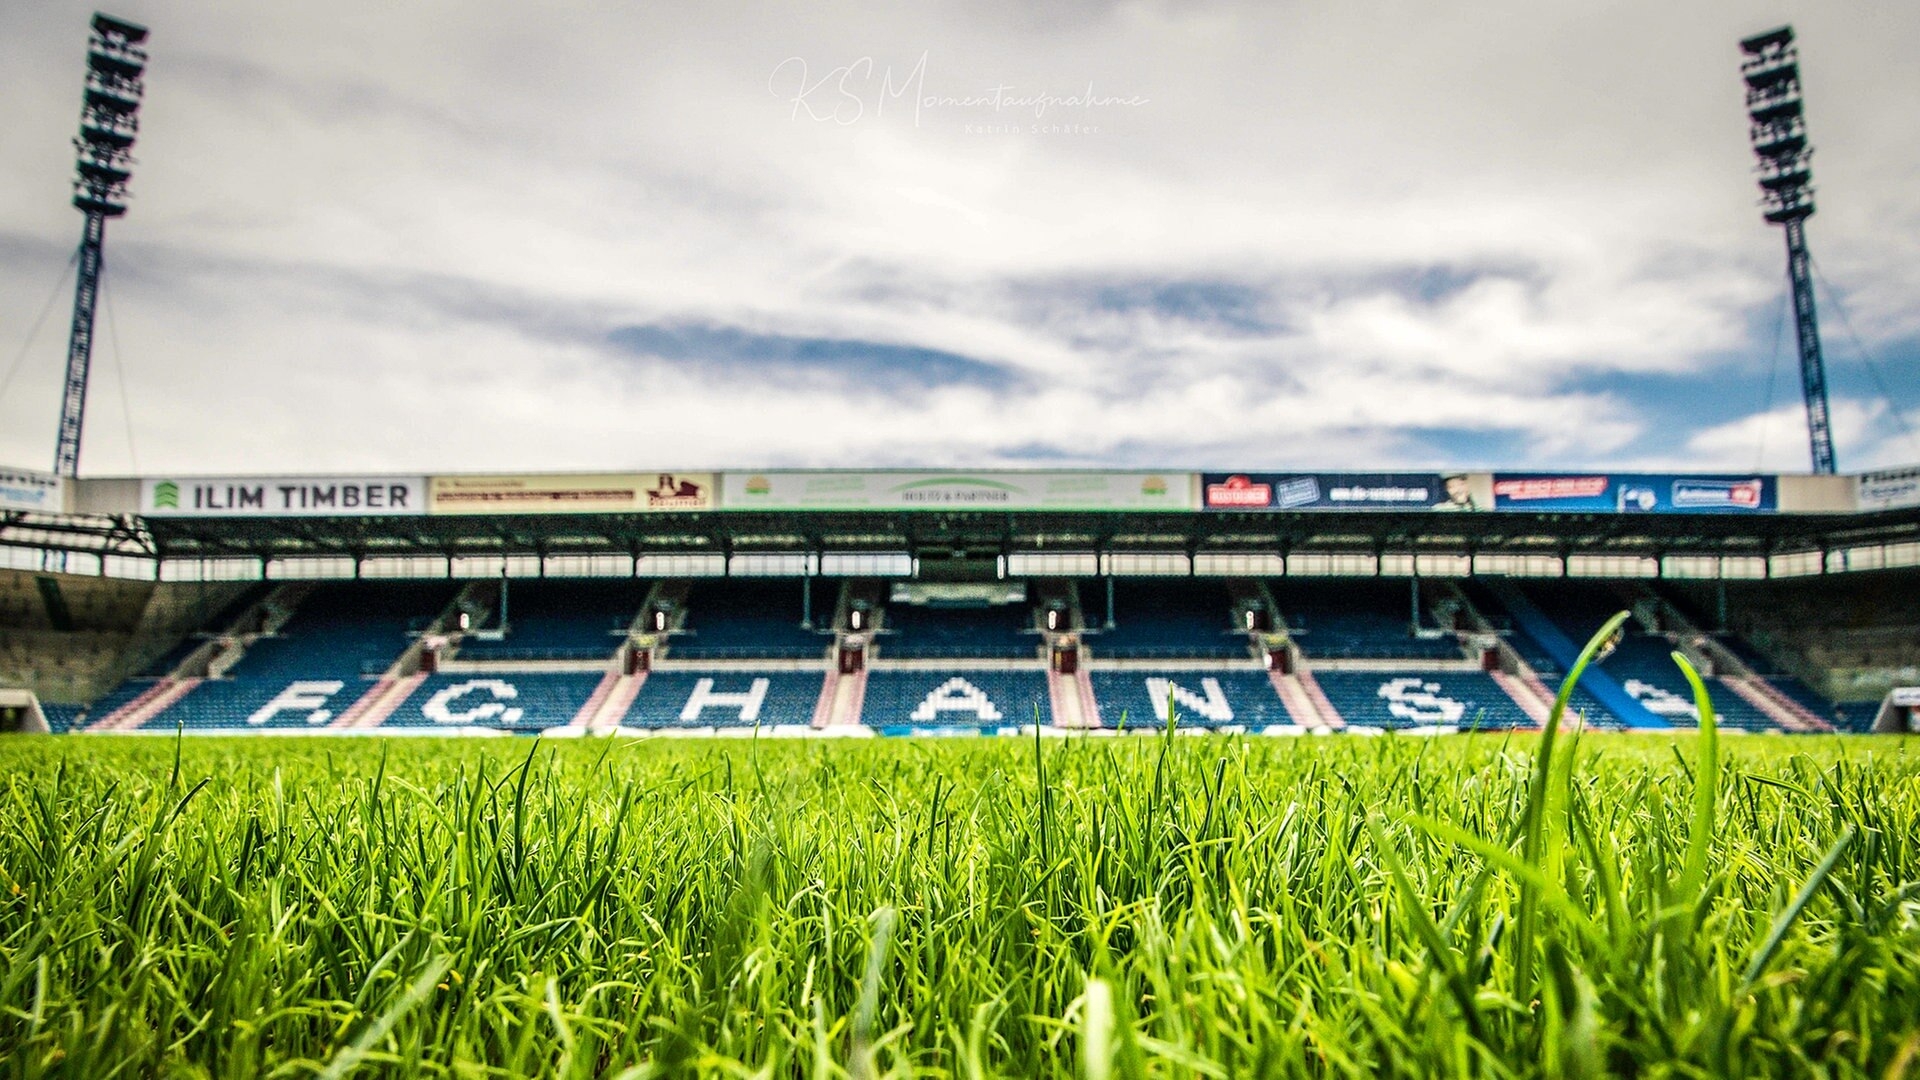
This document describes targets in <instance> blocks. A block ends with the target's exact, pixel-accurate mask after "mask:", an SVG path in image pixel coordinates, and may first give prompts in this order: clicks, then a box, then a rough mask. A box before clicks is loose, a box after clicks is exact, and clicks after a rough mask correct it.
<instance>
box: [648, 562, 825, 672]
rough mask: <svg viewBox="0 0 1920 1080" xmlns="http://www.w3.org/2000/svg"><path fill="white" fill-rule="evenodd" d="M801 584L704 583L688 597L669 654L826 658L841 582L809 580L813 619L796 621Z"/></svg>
mask: <svg viewBox="0 0 1920 1080" xmlns="http://www.w3.org/2000/svg"><path fill="white" fill-rule="evenodd" d="M802 587H803V585H802V584H801V583H800V582H796V581H716V582H702V583H700V584H698V585H695V586H694V587H693V590H692V592H691V593H690V594H689V595H688V597H687V618H686V622H685V624H684V626H683V627H682V630H681V632H680V633H677V634H675V635H673V637H672V639H671V640H670V642H669V644H668V648H667V655H668V656H670V657H672V658H673V659H675V660H814V659H819V658H822V657H824V656H826V652H827V645H828V644H829V642H830V639H831V635H830V634H828V633H825V632H824V631H825V630H830V629H831V628H832V622H833V608H834V604H835V602H836V600H837V599H838V597H839V589H840V586H839V582H837V581H834V582H827V581H822V580H818V579H814V580H811V581H809V582H807V583H806V585H805V586H804V587H806V588H811V589H812V590H813V594H812V606H813V622H814V626H815V627H817V628H820V629H808V628H806V627H803V626H801V625H800V621H801V614H802V611H801V593H800V590H801V588H802Z"/></svg>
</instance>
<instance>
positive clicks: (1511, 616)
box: [1468, 579, 1671, 728]
mask: <svg viewBox="0 0 1920 1080" xmlns="http://www.w3.org/2000/svg"><path fill="white" fill-rule="evenodd" d="M1468 592H1469V595H1470V596H1471V597H1472V599H1473V601H1474V604H1475V606H1477V607H1479V608H1480V609H1481V610H1482V611H1486V612H1498V613H1500V614H1501V615H1502V616H1503V617H1504V618H1505V620H1506V621H1507V622H1508V624H1509V625H1511V626H1512V628H1513V629H1512V633H1511V636H1510V638H1509V641H1510V642H1511V644H1512V645H1513V647H1514V650H1515V651H1516V652H1518V653H1519V654H1520V655H1521V657H1522V658H1524V659H1525V660H1526V661H1527V664H1528V665H1529V666H1530V667H1532V668H1533V670H1534V671H1535V672H1536V673H1537V674H1538V675H1539V676H1540V679H1541V681H1542V682H1543V683H1544V684H1545V685H1546V688H1547V689H1548V690H1550V691H1552V692H1554V693H1556V694H1557V693H1559V691H1560V684H1561V683H1562V682H1563V681H1565V679H1566V675H1567V671H1568V670H1569V669H1570V668H1571V667H1572V665H1573V661H1574V660H1575V659H1576V658H1577V656H1578V654H1579V650H1580V649H1581V648H1583V647H1585V645H1586V643H1587V639H1588V638H1590V637H1592V636H1593V633H1594V631H1596V630H1598V629H1600V627H1601V626H1602V625H1603V624H1604V623H1605V622H1606V621H1607V620H1608V619H1609V618H1612V617H1613V615H1615V614H1616V613H1618V612H1619V611H1621V610H1623V609H1624V608H1625V607H1626V605H1625V604H1624V603H1623V602H1622V601H1621V600H1619V599H1618V598H1617V597H1614V596H1613V595H1611V593H1610V592H1608V591H1606V588H1605V586H1597V585H1594V584H1592V583H1589V582H1538V583H1529V584H1528V587H1527V589H1526V590H1525V591H1524V592H1523V591H1522V590H1521V589H1520V587H1519V586H1518V585H1515V584H1513V583H1512V582H1509V581H1503V580H1499V579H1495V580H1492V581H1489V582H1486V583H1474V584H1472V585H1471V586H1470V587H1469V590H1468ZM1536 598H1537V601H1538V602H1537V603H1536ZM1556 637H1557V639H1558V640H1554V639H1555V638H1556ZM1568 707H1569V708H1570V709H1572V710H1573V711H1574V712H1576V713H1578V714H1579V715H1580V717H1581V718H1582V719H1583V720H1584V721H1585V722H1586V723H1587V724H1588V725H1589V726H1592V727H1603V728H1604V727H1617V726H1624V727H1667V726H1671V721H1669V720H1667V719H1666V718H1664V717H1661V716H1658V715H1656V714H1654V713H1652V712H1650V711H1648V710H1647V709H1646V707H1645V706H1643V705H1641V704H1640V702H1639V699H1637V698H1635V697H1634V696H1633V695H1631V694H1630V693H1628V692H1627V689H1626V687H1624V686H1622V685H1620V683H1619V681H1618V680H1616V679H1614V678H1613V676H1612V675H1611V674H1609V673H1608V672H1607V671H1606V670H1605V668H1604V666H1601V667H1592V666H1590V667H1588V668H1587V672H1586V674H1585V675H1583V676H1582V677H1581V680H1580V685H1579V686H1577V687H1575V688H1574V692H1573V696H1572V697H1571V698H1570V699H1569V700H1568Z"/></svg>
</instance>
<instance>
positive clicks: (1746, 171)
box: [0, 0, 1920, 475]
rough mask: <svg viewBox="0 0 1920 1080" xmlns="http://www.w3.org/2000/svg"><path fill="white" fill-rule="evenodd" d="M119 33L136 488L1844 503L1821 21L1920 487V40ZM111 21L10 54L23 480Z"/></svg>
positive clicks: (441, 25) (1865, 300) (119, 420)
mask: <svg viewBox="0 0 1920 1080" xmlns="http://www.w3.org/2000/svg"><path fill="white" fill-rule="evenodd" d="M907 7H912V8H914V9H915V10H913V11H906V10H903V9H904V8H907ZM114 10H115V13H116V14H119V15H122V16H125V17H127V18H130V19H134V20H136V21H141V22H145V23H147V24H149V25H150V26H151V27H152V29H153V39H152V42H151V50H152V57H153V59H152V64H151V68H150V72H149V83H148V98H147V108H146V111H145V118H144V122H143V129H142V136H141V141H140V145H139V148H138V155H139V159H140V165H139V169H138V172H137V174H136V177H135V181H134V190H135V195H136V201H135V203H134V207H133V211H132V213H131V214H130V215H129V216H128V217H127V218H125V219H123V220H121V221H117V222H115V223H113V225H112V226H111V228H110V233H109V242H108V262H109V285H108V288H107V303H106V305H105V306H103V308H102V312H101V316H102V317H101V320H100V329H99V335H98V341H99V346H98V347H97V348H96V350H95V375H94V382H93V387H94V389H93V394H92V397H91V399H90V405H89V414H88V419H89V425H88V432H87V436H88V437H87V441H86V447H85V453H84V457H83V459H82V469H83V471H84V472H86V473H91V474H96V475H99V474H117V473H127V472H133V471H145V472H160V471H168V472H178V471H202V472H215V471H226V470H244V471H263V472H264V471H280V470H303V471H328V470H400V471H414V470H422V471H429V470H456V469H458V470H485V469H507V468H517V469H545V468H621V467H639V468H656V467H682V468H685V467H695V466H700V467H744V466H764V465H815V466H863V465H926V466H944V465H970V466H984V465H1017V466H1047V465H1061V466H1066V465H1074V466H1080V465H1108V464H1111V465H1126V466H1150V467H1158V468H1169V467H1171V468H1180V467H1193V468H1198V467H1236V468H1256V467H1305V466H1314V467H1331V468H1384V467H1395V466H1404V467H1421V466H1429V465H1451V466H1459V467H1473V466H1527V467H1536V468H1539V467H1555V466H1560V467H1585V466H1601V465H1611V466H1642V467H1686V468H1704V467H1724V468H1727V469H1732V470H1746V469H1753V468H1756V467H1769V468H1778V469H1784V470H1804V469H1805V468H1806V467H1807V460H1808V459H1807V449H1806V433H1805V426H1804V421H1803V419H1802V418H1801V411H1800V404H1799V390H1798V372H1797V367H1796V362H1795V359H1794V355H1793V345H1792V340H1793V338H1792V324H1791V318H1790V317H1789V316H1788V315H1787V308H1786V305H1785V299H1784V293H1785V281H1784V261H1783V255H1782V248H1781V238H1780V235H1779V232H1778V230H1777V229H1773V228H1770V227H1768V226H1766V225H1764V224H1763V223H1762V222H1761V220H1760V218H1759V215H1758V211H1757V209H1756V208H1755V190H1754V187H1753V181H1752V174H1751V171H1750V155H1749V152H1748V150H1747V147H1746V141H1745V140H1746V129H1745V122H1744V115H1743V112H1742V98H1741V91H1740V85H1739V81H1738V77H1737V63H1738V51H1737V48H1736V45H1735V43H1736V41H1737V39H1738V38H1740V37H1741V36H1743V35H1745V34H1749V33H1752V32H1755V31H1758V30H1762V29H1766V28H1769V27H1771V26H1774V25H1777V24H1778V23H1781V22H1785V21H1789V20H1790V21H1792V22H1793V23H1794V24H1795V26H1796V27H1797V29H1798V31H1799V34H1800V38H1801V48H1802V63H1803V68H1804V70H1805V83H1806V88H1807V95H1808V121H1809V126H1810V128H1811V131H1812V134H1813V136H1814V141H1815V144H1816V146H1817V147H1818V153H1817V155H1816V158H1815V175H1816V180H1817V183H1818V185H1819V202H1820V213H1819V214H1818V216H1816V217H1815V218H1814V219H1813V220H1812V222H1811V224H1810V229H1809V233H1810V237H1811V242H1812V245H1813V250H1814V255H1815V260H1816V263H1817V265H1818V267H1819V269H1820V271H1821V273H1822V275H1823V276H1824V278H1825V280H1826V281H1827V282H1829V283H1830V285H1831V291H1830V292H1823V294H1822V295H1821V303H1822V304H1823V310H1822V316H1823V322H1824V325H1825V329H1826V335H1825V337H1826V343H1827V355H1828V361H1829V365H1830V368H1829V370H1830V378H1831V381H1832V385H1833V398H1834V414H1835V424H1836V432H1837V439H1838V446H1839V456H1840V464H1841V466H1842V468H1843V469H1849V470H1850V469H1859V468H1864V467H1869V466H1875V465H1885V464H1893V463H1904V462H1914V461H1920V443H1917V442H1916V441H1915V437H1914V436H1913V435H1911V434H1909V432H1910V431H1912V430H1920V303H1916V300H1917V299H1920V183H1916V181H1917V180H1920V137H1917V136H1920V111H1917V110H1916V109H1915V107H1914V103H1915V102H1920V64H1917V63H1915V62H1914V57H1915V56H1916V55H1920V7H1916V6H1915V5H1912V4H1910V3H1896V2H1891V0H1881V2H1871V3H1851V2H1840V3H1824V4H1814V3H1801V4H1793V3H1788V2H1786V0H1763V2H1758V3H1749V4H1737V3H1725V2H1714V3H1698V4H1685V5H1679V4H1673V3H1671V2H1658V3H1654V2H1647V3H1614V4H1582V5H1566V4H1541V3H1537V2H1524V3H1523V2H1511V3H1508V2H1501V3H1476V4H1472V5H1462V6H1449V5H1443V4H1412V3H1383V2H1376V0H1357V2H1354V3H1342V4H1327V3H1311V4H1298V3H1273V2H1259V0H1250V2H1246V3H1239V4H1233V3H1208V2H1201V0H1179V2H1139V3H1133V2H1129V3H1103V2H1099V0H1063V2H1049V0H1039V2H1032V0H1020V2H1014V3H995V4H958V3H955V4H922V5H899V4H887V3H880V2H873V3H865V4H821V3H808V4H789V5H765V6H761V5H753V4H737V3H713V4H657V3H645V4H643V3H638V2H621V3H602V4H598V5H585V4H575V5H566V6H564V7H555V8H549V7H548V6H547V5H536V4H523V3H496V2H493V0H463V2H459V3H454V2H445V3H416V4H409V5H390V4H373V3H367V2H365V0H338V2H329V3H326V4H321V3H306V2H298V3H287V4H258V3H238V2H231V0H230V2H224V3H206V2H195V3H192V4H186V3H178V4H176V3H168V2H164V0H120V6H119V7H118V8H116V9H114ZM90 11H91V4H89V3H69V2H66V0H50V2H42V3H31V4H28V3H16V4H8V5H5V7H4V8H0V104H3V105H4V115H5V117H6V136H5V138H4V139H0V365H9V366H11V365H13V364H14V361H15V359H16V358H20V363H19V364H18V366H17V369H15V370H14V373H13V377H12V378H11V380H10V382H8V384H7V385H6V387H5V390H4V396H0V463H6V464H14V465H22V466H30V467H41V468H44V467H45V466H46V465H47V463H48V462H49V461H50V459H51V456H52V446H53V441H54V429H55V421H56V416H57V408H58V396H59V395H58V388H59V382H60V377H61V370H62V364H63V361H64V344H65V338H66V323H67V307H68V305H69V304H70V302H71V279H70V277H68V276H66V274H67V266H68V262H69V259H70V257H71V255H72V248H73V245H74V243H75V242H76V240H77V238H78V232H79V227H80V218H79V215H78V214H77V213H76V212H75V211H74V210H72V209H71V208H70V207H68V206H67V205H66V204H65V199H66V197H67V186H66V185H67V177H68V174H69V171H70V162H71V150H70V148H69V146H68V140H69V138H70V137H71V135H72V132H73V129H74V126H75V122H76V118H77V115H78V102H79V96H80V83H81V72H82V64H83V57H84V47H85V46H84V43H85V30H86V20H87V18H88V15H89V14H90ZM43 310H48V311H50V314H49V315H48V316H47V317H46V318H45V320H44V322H42V323H41V324H40V325H39V328H38V332H37V333H33V332H32V331H33V329H34V326H35V324H36V320H37V319H38V317H39V316H40V313H41V312H42V311H43ZM1843 312H1844V318H1843V317H1842V313H1843ZM5 373H6V371H5V369H3V368H0V375H4V374H5Z"/></svg>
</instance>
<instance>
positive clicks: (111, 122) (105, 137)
mask: <svg viewBox="0 0 1920 1080" xmlns="http://www.w3.org/2000/svg"><path fill="white" fill-rule="evenodd" d="M146 40H147V28H146V27H144V26H136V25H135V24H133V23H130V22H126V21H125V20H122V19H116V18H114V17H112V16H110V15H102V14H99V13H98V12H96V13H95V14H94V16H93V35H92V37H91V38H90V39H89V40H88V42H87V91H86V97H85V103H84V104H83V105H82V106H81V109H80V134H79V136H78V137H77V138H75V139H74V140H73V148H74V150H75V151H76V155H75V160H74V177H73V205H74V207H75V208H77V209H78V210H79V211H80V212H81V213H82V214H85V215H86V217H87V223H86V226H85V227H84V230H83V231H82V232H81V234H80V254H79V266H80V273H79V276H78V278H77V279H76V280H75V282H74V288H73V329H72V331H71V332H70V333H69V334H68V336H67V385H66V392H65V395H64V397H62V399H61V402H60V443H59V446H58V447H57V448H56V449H55V450H54V456H53V471H54V472H55V473H57V474H59V475H61V476H74V475H76V474H77V473H78V472H79V471H80V429H81V425H82V423H83V422H84V421H85V419H86V412H87V368H88V366H89V365H90V364H91V363H92V361H93V308H94V303H95V302H96V301H97V300H98V299H99V297H100V270H101V265H102V257H103V254H104V251H103V247H104V245H105V242H106V236H107V219H108V218H111V217H119V216H120V215H122V214H124V213H126V212H127V182H128V181H129V180H131V179H133V140H134V137H135V136H136V135H137V134H138V133H139V131H140V95H141V93H142V91H143V90H144V86H143V85H142V83H141V81H140V80H141V78H142V76H144V75H145V74H146V71H147V52H146V49H145V48H143V45H144V43H145V42H146Z"/></svg>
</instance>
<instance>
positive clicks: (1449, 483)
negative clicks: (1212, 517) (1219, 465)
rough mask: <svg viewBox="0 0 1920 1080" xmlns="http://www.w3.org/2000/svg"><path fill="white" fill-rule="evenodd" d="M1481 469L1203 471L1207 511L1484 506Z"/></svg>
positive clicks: (1489, 492)
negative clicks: (1439, 471) (1361, 471)
mask: <svg viewBox="0 0 1920 1080" xmlns="http://www.w3.org/2000/svg"><path fill="white" fill-rule="evenodd" d="M1492 479H1493V478H1492V477H1491V476H1489V475H1488V474H1486V473H1207V474H1205V475H1203V476H1202V477H1201V478H1200V491H1201V505H1202V506H1204V507H1205V508H1206V509H1208V510H1274V511H1279V510H1485V509H1487V508H1489V507H1490V506H1491V505H1492V498H1493V487H1492Z"/></svg>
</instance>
